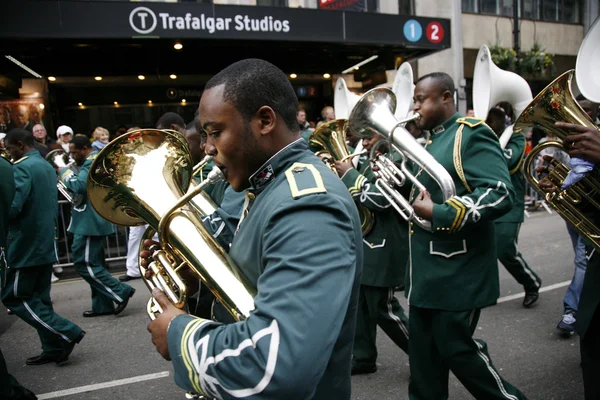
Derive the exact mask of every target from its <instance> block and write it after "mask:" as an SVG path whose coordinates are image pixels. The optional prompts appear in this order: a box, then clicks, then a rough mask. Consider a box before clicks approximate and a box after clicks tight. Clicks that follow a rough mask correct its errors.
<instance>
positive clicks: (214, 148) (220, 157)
mask: <svg viewBox="0 0 600 400" xmlns="http://www.w3.org/2000/svg"><path fill="white" fill-rule="evenodd" d="M297 103H298V100H297V98H296V95H295V92H294V89H293V88H292V86H291V84H290V82H289V80H288V78H287V76H286V75H285V73H283V72H282V71H281V70H279V69H278V68H277V67H275V66H274V65H272V64H270V63H268V62H266V61H263V60H257V59H247V60H243V61H239V62H237V63H234V64H232V65H230V66H229V67H227V68H226V69H224V70H223V71H221V72H220V73H219V74H217V75H215V76H214V77H213V78H212V79H211V80H210V81H209V82H208V83H207V84H206V86H205V89H204V93H203V94H202V98H201V100H200V107H199V110H200V114H199V116H200V120H201V121H202V130H203V131H204V132H205V133H206V135H207V143H206V147H205V151H206V153H207V154H208V155H211V156H213V157H214V160H213V161H214V163H215V165H216V166H217V167H219V168H220V169H221V170H222V171H223V173H224V175H225V177H226V179H227V181H228V182H229V183H230V184H231V187H232V188H233V189H234V190H235V191H237V192H240V191H244V190H246V201H245V204H244V205H245V207H244V211H243V213H242V217H241V219H240V222H239V224H238V226H237V229H236V232H235V236H234V238H233V242H232V244H231V248H230V249H229V255H230V257H231V258H232V260H233V261H234V262H235V263H236V264H237V265H238V266H239V267H240V270H241V273H242V274H243V275H244V276H245V278H247V279H248V281H250V282H251V284H253V285H255V287H256V288H257V295H256V297H255V298H254V305H255V309H254V311H252V313H251V314H250V315H249V317H248V318H247V319H245V320H243V321H240V322H236V323H231V324H226V325H224V324H220V323H216V322H213V321H209V320H205V319H201V318H195V317H192V316H190V315H188V314H186V313H184V312H183V311H181V310H179V309H177V308H175V307H174V306H173V305H172V304H171V303H170V302H169V301H168V299H167V297H166V296H165V294H164V293H163V292H161V291H160V290H158V289H155V290H154V292H153V296H154V297H155V299H156V300H157V301H158V303H159V304H160V306H161V307H162V309H163V313H161V314H160V315H159V316H158V317H157V319H156V320H154V321H153V322H151V323H150V324H149V325H148V330H149V331H150V332H151V334H152V342H153V343H154V344H155V346H156V348H157V350H158V352H159V353H160V354H161V355H162V356H163V357H164V358H166V359H172V360H173V366H174V371H175V382H176V383H177V384H178V385H179V386H181V387H183V388H185V389H187V390H193V391H195V392H198V393H200V392H202V393H204V394H206V396H208V397H213V398H220V399H231V398H240V397H254V398H259V397H260V398H271V399H275V398H277V399H282V398H286V397H292V398H323V399H326V398H327V399H329V398H332V399H350V389H351V382H350V368H349V366H350V360H351V353H352V340H353V337H354V326H355V322H356V306H357V300H358V288H359V282H360V270H361V265H362V237H361V228H360V220H359V216H358V212H357V209H356V206H355V204H354V202H353V201H352V198H351V197H350V195H349V193H348V190H347V189H346V187H345V186H344V185H343V183H342V182H341V181H340V179H339V178H338V177H336V176H335V174H334V173H333V172H332V171H331V170H329V169H328V168H327V167H326V166H325V165H324V164H323V162H321V160H320V159H319V158H318V157H316V156H315V155H314V154H313V153H312V152H311V151H310V150H309V149H308V146H307V144H306V141H304V139H302V138H301V137H300V135H299V130H298V123H297V121H296V109H297ZM147 253H148V252H143V254H142V256H147Z"/></svg>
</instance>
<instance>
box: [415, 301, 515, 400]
mask: <svg viewBox="0 0 600 400" xmlns="http://www.w3.org/2000/svg"><path fill="white" fill-rule="evenodd" d="M479 314H480V310H471V311H444V310H432V309H425V308H418V307H413V306H411V307H410V315H409V316H410V319H409V322H408V326H409V334H410V342H409V345H408V347H409V361H410V384H409V386H408V394H409V398H410V399H411V400H421V399H423V400H441V399H447V398H448V374H449V371H452V373H453V374H454V375H455V376H456V377H457V378H458V380H459V381H460V382H461V383H462V384H463V385H464V386H465V388H467V390H468V391H469V392H470V393H471V394H472V395H473V396H474V397H475V398H476V399H485V400H492V399H511V400H518V399H525V398H526V397H525V395H524V394H523V393H521V392H520V391H519V390H518V389H517V388H515V387H513V386H512V385H511V384H510V383H508V382H507V381H505V380H504V379H502V377H501V376H500V374H499V373H498V371H496V369H495V368H494V365H493V364H492V361H491V359H490V356H489V354H488V352H487V345H486V344H485V342H484V341H482V340H476V339H473V332H474V331H475V327H476V326H477V322H478V320H479Z"/></svg>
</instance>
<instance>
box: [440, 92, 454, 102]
mask: <svg viewBox="0 0 600 400" xmlns="http://www.w3.org/2000/svg"><path fill="white" fill-rule="evenodd" d="M442 100H443V101H444V103H448V102H450V103H454V94H453V93H451V92H450V91H449V90H446V91H445V92H444V93H442Z"/></svg>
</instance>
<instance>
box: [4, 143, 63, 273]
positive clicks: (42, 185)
mask: <svg viewBox="0 0 600 400" xmlns="http://www.w3.org/2000/svg"><path fill="white" fill-rule="evenodd" d="M13 171H14V179H15V188H16V193H15V197H14V199H13V202H12V205H11V206H10V211H9V223H8V245H7V249H8V251H7V253H8V259H7V264H8V266H9V267H10V268H24V267H32V266H36V265H44V264H53V263H55V262H56V261H57V260H56V252H55V251H54V237H55V235H56V224H57V221H58V189H57V188H56V172H55V171H54V169H53V168H52V166H50V163H48V161H46V160H44V159H43V158H42V156H41V155H40V152H39V151H37V150H31V151H29V152H27V153H26V154H25V155H24V156H23V158H21V159H20V160H17V161H16V162H15V163H14V165H13ZM4 179H5V178H4V177H2V180H4Z"/></svg>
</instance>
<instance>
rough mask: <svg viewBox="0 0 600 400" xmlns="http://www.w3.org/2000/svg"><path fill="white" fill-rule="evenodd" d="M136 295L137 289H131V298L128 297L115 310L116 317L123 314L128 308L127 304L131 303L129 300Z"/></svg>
mask: <svg viewBox="0 0 600 400" xmlns="http://www.w3.org/2000/svg"><path fill="white" fill-rule="evenodd" d="M134 294H135V289H134V288H131V292H129V296H127V298H126V299H125V300H124V301H123V302H122V303H121V304H119V305H118V306H117V308H115V313H114V314H115V315H119V314H121V312H122V311H123V310H124V309H125V307H127V303H129V299H130V298H132V297H133V295H134Z"/></svg>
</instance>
